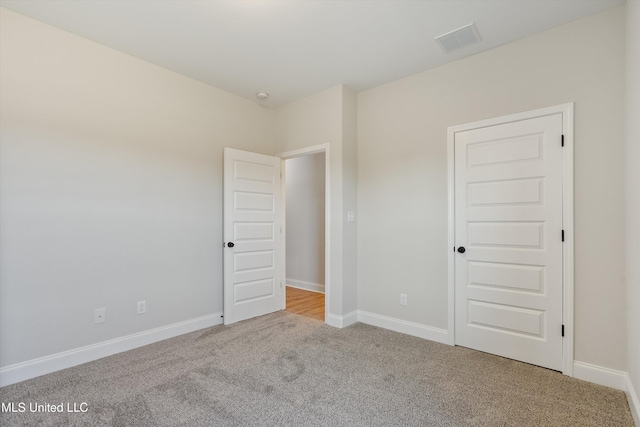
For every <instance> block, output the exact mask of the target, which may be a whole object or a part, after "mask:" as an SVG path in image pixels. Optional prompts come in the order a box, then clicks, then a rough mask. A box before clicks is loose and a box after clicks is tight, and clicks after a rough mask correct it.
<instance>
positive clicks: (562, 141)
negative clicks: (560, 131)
mask: <svg viewBox="0 0 640 427" xmlns="http://www.w3.org/2000/svg"><path fill="white" fill-rule="evenodd" d="M560 144H561V145H562V146H563V147H564V135H562V138H561V139H560Z"/></svg>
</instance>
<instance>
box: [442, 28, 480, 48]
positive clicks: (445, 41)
mask: <svg viewBox="0 0 640 427" xmlns="http://www.w3.org/2000/svg"><path fill="white" fill-rule="evenodd" d="M435 40H436V41H437V42H438V44H439V45H440V47H441V48H442V50H444V51H445V52H446V53H449V52H453V51H454V50H456V49H460V48H461V47H464V46H468V45H470V44H475V43H478V42H479V41H480V40H482V39H481V38H480V34H478V29H477V28H476V25H475V24H474V23H471V24H469V25H465V26H464V27H461V28H458V29H457V30H453V31H450V32H448V33H446V34H443V35H441V36H438V37H436V39H435Z"/></svg>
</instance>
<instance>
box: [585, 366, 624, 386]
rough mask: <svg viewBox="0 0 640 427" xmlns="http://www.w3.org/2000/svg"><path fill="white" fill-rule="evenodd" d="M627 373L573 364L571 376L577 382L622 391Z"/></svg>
mask: <svg viewBox="0 0 640 427" xmlns="http://www.w3.org/2000/svg"><path fill="white" fill-rule="evenodd" d="M626 375H627V373H626V372H622V371H617V370H615V369H610V368H604V367H602V366H597V365H592V364H591V363H586V362H573V376H574V378H577V379H579V380H584V381H589V382H590V383H594V384H599V385H603V386H606V387H611V388H615V389H616V390H624V389H625V388H626V384H625V377H626Z"/></svg>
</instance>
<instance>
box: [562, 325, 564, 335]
mask: <svg viewBox="0 0 640 427" xmlns="http://www.w3.org/2000/svg"><path fill="white" fill-rule="evenodd" d="M562 336H564V325H562Z"/></svg>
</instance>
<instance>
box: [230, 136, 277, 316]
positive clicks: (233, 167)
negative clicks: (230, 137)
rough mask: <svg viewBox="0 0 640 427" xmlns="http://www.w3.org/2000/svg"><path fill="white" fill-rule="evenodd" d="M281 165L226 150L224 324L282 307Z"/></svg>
mask: <svg viewBox="0 0 640 427" xmlns="http://www.w3.org/2000/svg"><path fill="white" fill-rule="evenodd" d="M280 165H281V160H280V159H278V158H276V157H271V156H265V155H262V154H256V153H249V152H246V151H240V150H234V149H231V148H225V149H224V241H225V248H224V323H225V324H229V323H234V322H237V321H240V320H245V319H249V318H252V317H256V316H260V315H263V314H267V313H271V312H274V311H277V310H281V309H282V308H283V307H282V301H283V297H282V295H283V292H284V291H283V288H282V281H283V271H282V270H283V268H282V250H283V249H282V248H283V246H282V237H281V224H280V223H281V191H282V189H281V186H280ZM230 243H231V244H230Z"/></svg>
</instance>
